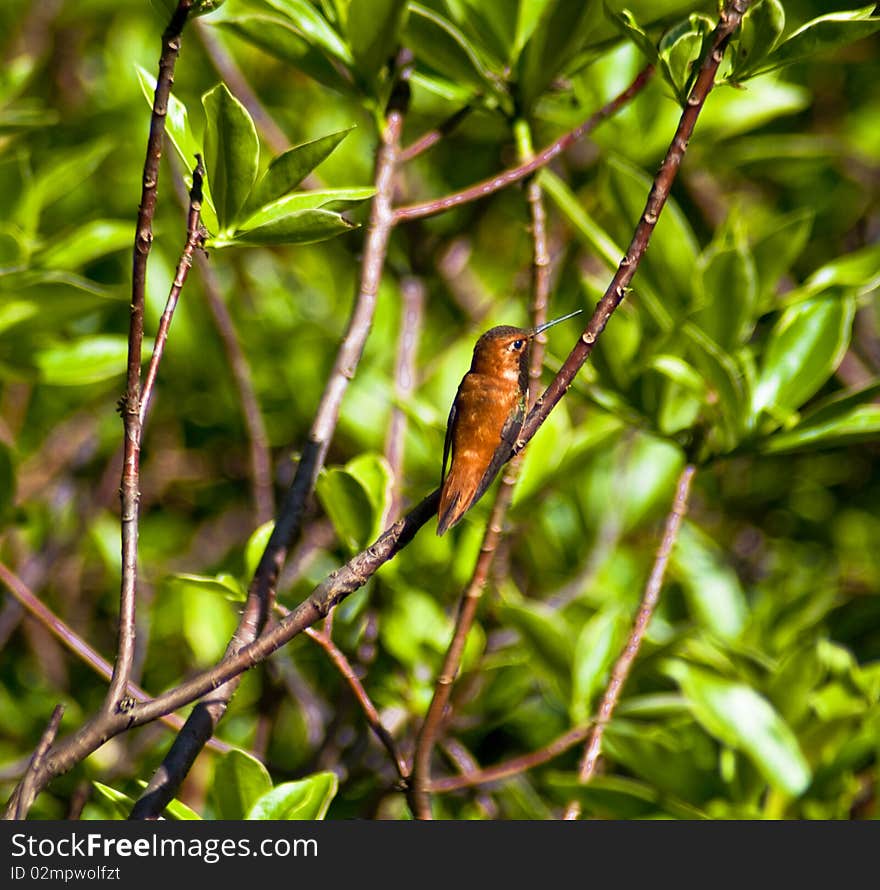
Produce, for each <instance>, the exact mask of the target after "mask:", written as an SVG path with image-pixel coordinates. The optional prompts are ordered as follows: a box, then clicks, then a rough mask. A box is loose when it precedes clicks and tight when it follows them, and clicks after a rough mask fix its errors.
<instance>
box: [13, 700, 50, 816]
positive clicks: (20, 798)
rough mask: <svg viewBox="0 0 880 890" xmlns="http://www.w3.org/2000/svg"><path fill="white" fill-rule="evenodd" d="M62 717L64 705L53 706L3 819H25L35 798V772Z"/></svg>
mask: <svg viewBox="0 0 880 890" xmlns="http://www.w3.org/2000/svg"><path fill="white" fill-rule="evenodd" d="M63 716H64V705H55V709H54V710H53V711H52V716H51V717H50V718H49V723H48V724H47V726H46V728H45V730H43V734H42V735H41V736H40V741H39V742H38V743H37V747H36V748H35V749H34V753H33V755H31V760H30V763H29V764H28V766H27V769H26V770H25V771H24V775H23V776H22V777H21V780H20V781H19V784H18V787H17V788H16V789H15V791H14V792H13V802H12V804H11V805H10V807H9V809H7V811H6V813H5V814H4V818H5V819H15V820H21V819H25V818H26V817H27V814H28V810H30V808H31V804H32V803H33V802H34V799H35V798H36V796H37V788H36V783H35V778H36V773H37V770H38V769H39V768H40V766H41V765H42V762H43V760H44V758H45V757H46V752H47V751H48V750H49V748H50V747H51V745H52V742H54V741H55V736H56V735H58V727H59V726H60V725H61V718H62V717H63Z"/></svg>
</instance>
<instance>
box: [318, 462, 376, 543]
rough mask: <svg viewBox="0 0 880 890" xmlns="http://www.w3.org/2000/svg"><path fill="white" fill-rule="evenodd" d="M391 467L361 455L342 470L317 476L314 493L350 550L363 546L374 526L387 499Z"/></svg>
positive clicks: (327, 471)
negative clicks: (315, 492)
mask: <svg viewBox="0 0 880 890" xmlns="http://www.w3.org/2000/svg"><path fill="white" fill-rule="evenodd" d="M390 485H391V468H390V467H389V466H388V463H387V461H386V460H385V459H384V458H383V457H382V456H381V455H377V454H363V455H360V456H359V457H356V458H354V459H353V460H351V461H349V462H348V463H347V464H346V465H345V466H344V467H331V468H330V469H327V470H325V471H324V472H323V473H321V475H320V476H319V477H318V483H317V486H316V491H317V494H318V498H319V500H320V501H321V504H322V506H323V507H324V509H325V510H326V511H327V515H328V516H329V517H330V521H331V522H332V523H333V527H334V528H335V529H336V531H337V533H338V535H339V537H340V538H341V539H342V541H343V542H345V544H346V545H347V546H348V547H349V548H350V549H351V550H353V551H357V550H359V549H361V548H362V547H365V546H366V545H367V544H369V543H370V541H372V540H373V539H374V538H376V537H377V536H378V534H379V532H380V531H381V529H380V528H379V527H378V526H379V524H380V522H381V518H382V515H383V513H384V511H385V507H386V505H387V502H388V498H389V497H390Z"/></svg>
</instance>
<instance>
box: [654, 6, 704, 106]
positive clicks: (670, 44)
mask: <svg viewBox="0 0 880 890" xmlns="http://www.w3.org/2000/svg"><path fill="white" fill-rule="evenodd" d="M714 27H715V23H714V22H713V21H712V20H711V19H710V18H708V17H707V16H704V15H700V14H699V13H696V12H695V13H692V14H691V15H690V16H689V17H688V18H687V19H685V20H684V21H682V22H680V23H679V24H678V25H676V26H675V27H673V28H670V29H669V30H668V31H667V32H666V33H665V34H664V35H663V38H662V39H661V41H660V44H659V45H658V47H657V50H658V53H659V56H660V68H661V70H662V72H663V76H664V77H665V78H666V80H667V81H668V83H669V84H670V85H671V86H672V89H673V92H674V94H675V96H676V97H677V98H678V101H679V103H680V104H682V105H684V104H685V102H687V97H688V93H689V92H690V89H691V86H692V85H693V82H694V80H696V77H697V73H698V71H699V68H698V66H697V62H698V61H699V60H700V58H702V55H703V52H704V50H705V48H706V47H707V41H708V38H709V36H710V35H711V34H712V31H713V30H714Z"/></svg>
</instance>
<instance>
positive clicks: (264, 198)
mask: <svg viewBox="0 0 880 890" xmlns="http://www.w3.org/2000/svg"><path fill="white" fill-rule="evenodd" d="M353 129H354V127H347V128H346V129H344V130H339V131H338V132H336V133H330V134H328V135H327V136H321V137H320V138H319V139H314V140H313V141H311V142H306V143H303V144H302V145H295V146H294V147H293V148H289V149H288V150H287V151H285V152H283V153H282V154H280V155H278V157H277V158H274V159H273V160H272V162H271V163H270V164H269V168H268V169H267V170H266V172H265V173H264V174H263V176H262V177H261V178H260V180H259V181H258V182H257V184H256V185H255V186H254V189H253V191H252V192H251V194H250V197H249V198H248V201H247V206H246V208H245V216H247V214H253V212H254V211H256V210H259V209H260V208H261V207H264V206H265V205H266V204H270V203H271V202H273V201H275V200H277V199H278V198H282V197H284V195H286V194H287V193H288V192H290V191H292V190H293V189H294V188H296V186H298V185H299V184H300V182H302V180H303V179H304V178H305V177H306V176H307V175H308V174H309V173H311V172H312V170H314V169H315V167H317V166H318V165H319V164H320V163H321V162H322V161H323V160H325V159H326V158H327V157H328V156H329V155H330V154H331V153H332V152H333V150H334V149H335V148H336V147H337V146H338V145H339V143H340V142H342V140H343V139H345V137H346V136H347V135H348V134H349V133H350V132H351V131H352V130H353Z"/></svg>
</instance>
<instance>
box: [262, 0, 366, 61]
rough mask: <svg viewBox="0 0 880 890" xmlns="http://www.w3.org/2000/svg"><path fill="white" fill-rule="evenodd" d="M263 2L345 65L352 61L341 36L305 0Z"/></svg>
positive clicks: (270, 0)
mask: <svg viewBox="0 0 880 890" xmlns="http://www.w3.org/2000/svg"><path fill="white" fill-rule="evenodd" d="M265 3H266V5H267V6H271V7H272V8H274V9H276V10H277V11H278V12H280V13H281V14H282V15H283V16H284V17H285V18H287V19H288V20H289V21H290V22H291V23H292V24H293V25H294V27H295V28H296V29H297V30H298V31H299V32H300V34H302V35H303V36H304V37H305V38H306V39H307V40H309V41H310V42H311V43H314V44H317V45H318V46H319V47H321V49H323V50H324V51H325V52H327V53H329V54H330V55H331V56H334V57H335V58H337V59H339V61H340V62H344V63H345V64H346V65H351V64H352V63H353V62H354V57H353V56H352V54H351V51H350V50H349V48H348V47H347V46H346V44H345V43H344V42H343V40H342V38H341V37H340V36H339V35H338V34H337V33H336V31H334V30H333V28H332V27H330V25H329V23H328V22H327V20H326V19H325V18H324V17H323V16H322V15H321V14H320V13H319V12H318V10H317V9H315V7H314V6H312V4H311V3H309V2H307V0H265Z"/></svg>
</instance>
